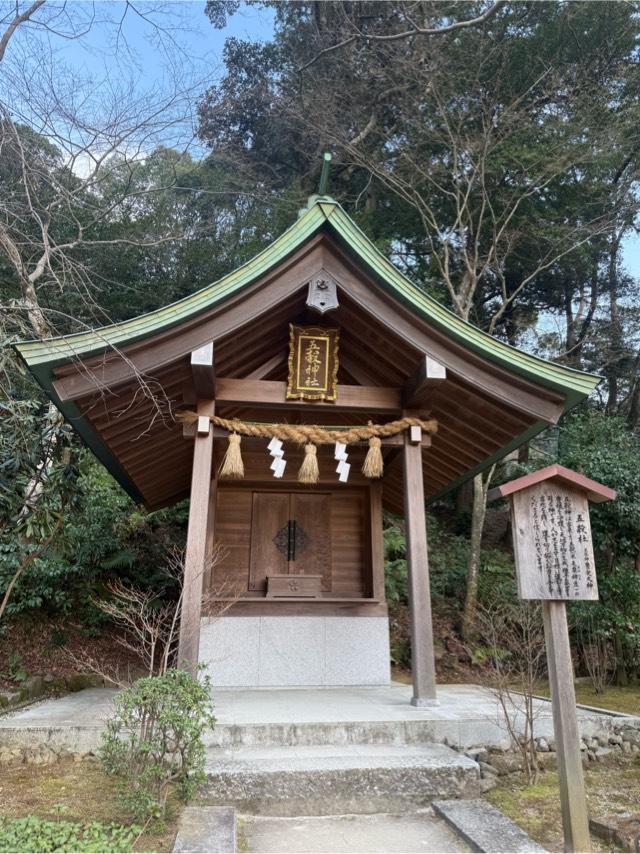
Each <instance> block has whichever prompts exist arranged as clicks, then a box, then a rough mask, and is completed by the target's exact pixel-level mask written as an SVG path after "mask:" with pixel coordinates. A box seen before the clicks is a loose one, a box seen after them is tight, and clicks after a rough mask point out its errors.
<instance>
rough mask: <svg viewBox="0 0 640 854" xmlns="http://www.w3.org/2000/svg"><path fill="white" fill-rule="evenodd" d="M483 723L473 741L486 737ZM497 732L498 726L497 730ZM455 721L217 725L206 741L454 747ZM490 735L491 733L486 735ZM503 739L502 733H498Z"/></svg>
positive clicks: (221, 745) (219, 744)
mask: <svg viewBox="0 0 640 854" xmlns="http://www.w3.org/2000/svg"><path fill="white" fill-rule="evenodd" d="M483 723H484V722H483V721H480V722H479V727H478V728H479V729H480V730H481V731H480V732H479V733H478V734H477V735H476V738H478V737H481V736H482V735H485V733H484V731H483V726H482V725H483ZM496 729H497V727H496ZM457 732H458V726H457V722H452V721H449V720H441V721H439V720H430V721H429V720H413V721H411V720H395V721H394V720H381V721H375V720H372V721H357V720H356V721H322V722H317V723H313V722H301V723H292V722H289V721H286V722H274V723H271V722H269V723H260V724H250V723H246V724H223V723H218V724H216V726H215V729H214V730H213V732H210V733H207V735H206V737H205V740H206V745H207V747H210V748H238V747H273V746H281V747H310V746H313V745H326V746H336V745H347V744H354V745H356V744H387V745H393V744H395V745H402V744H425V743H433V742H444V741H445V740H446V741H447V742H448V743H449V744H456V742H457V738H456V736H457ZM489 735H490V734H489ZM499 736H500V737H501V740H504V735H503V733H502V732H500V733H499ZM475 743H476V741H474V744H475Z"/></svg>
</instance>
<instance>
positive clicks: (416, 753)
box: [203, 744, 481, 816]
mask: <svg viewBox="0 0 640 854" xmlns="http://www.w3.org/2000/svg"><path fill="white" fill-rule="evenodd" d="M480 790H481V782H480V769H479V767H478V765H477V763H476V762H474V761H473V760H471V759H469V758H467V757H466V756H463V755H461V754H458V753H456V752H455V751H454V750H452V749H451V748H450V747H446V746H445V745H443V744H422V745H420V746H416V745H400V746H398V745H384V744H382V745H381V744H359V745H351V744H347V745H337V746H336V745H315V746H302V747H272V748H260V747H243V748H240V749H238V750H225V749H221V748H209V750H208V751H207V783H206V784H205V787H204V790H203V800H204V801H205V802H206V803H210V804H225V805H228V806H234V807H236V808H237V809H238V810H240V811H242V812H245V813H250V814H254V815H275V816H297V815H338V814H344V813H375V812H407V811H411V810H414V809H416V808H420V807H423V806H426V805H428V804H429V803H430V802H431V801H432V800H434V799H438V798H459V797H475V796H477V795H478V794H479V793H480Z"/></svg>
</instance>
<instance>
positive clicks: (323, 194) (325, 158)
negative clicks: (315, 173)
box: [298, 151, 335, 219]
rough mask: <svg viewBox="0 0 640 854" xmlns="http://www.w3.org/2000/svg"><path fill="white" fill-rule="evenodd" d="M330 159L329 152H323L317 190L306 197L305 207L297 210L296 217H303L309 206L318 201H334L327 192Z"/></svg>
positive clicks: (309, 208)
mask: <svg viewBox="0 0 640 854" xmlns="http://www.w3.org/2000/svg"><path fill="white" fill-rule="evenodd" d="M331 160H332V156H331V152H329V151H325V153H324V154H323V155H322V172H321V173H320V181H319V183H318V192H317V193H313V194H312V195H311V196H309V198H308V199H307V206H306V208H301V209H300V210H299V211H298V219H300V218H301V217H303V216H304V215H305V214H306V213H307V211H309V210H311V208H312V207H313V206H314V205H315V204H317V203H318V202H319V201H323V200H324V201H331V202H333V201H335V200H334V199H333V198H332V197H331V196H330V195H329V192H328V191H329V177H330V173H331Z"/></svg>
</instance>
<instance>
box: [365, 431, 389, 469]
mask: <svg viewBox="0 0 640 854" xmlns="http://www.w3.org/2000/svg"><path fill="white" fill-rule="evenodd" d="M381 444H382V442H381V440H380V437H379V436H372V437H371V438H370V439H369V450H368V451H367V456H366V457H365V458H364V463H363V464H362V474H363V475H364V476H365V477H369V478H378V477H382V472H383V470H384V460H383V459H382V450H381V447H380V446H381Z"/></svg>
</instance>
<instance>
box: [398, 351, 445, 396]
mask: <svg viewBox="0 0 640 854" xmlns="http://www.w3.org/2000/svg"><path fill="white" fill-rule="evenodd" d="M446 378H447V369H446V368H445V366H444V365H442V364H441V363H440V362H437V361H436V360H435V359H432V358H431V356H423V357H422V359H421V360H420V362H419V364H418V367H417V368H416V369H415V371H414V372H413V374H412V376H410V377H409V379H408V380H407V382H406V383H405V386H404V395H403V397H404V405H405V406H418V405H419V403H420V401H421V400H423V398H424V396H425V393H426V392H428V391H430V390H431V389H433V388H437V387H438V385H439V384H440V383H441V382H442V381H443V380H446Z"/></svg>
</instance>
